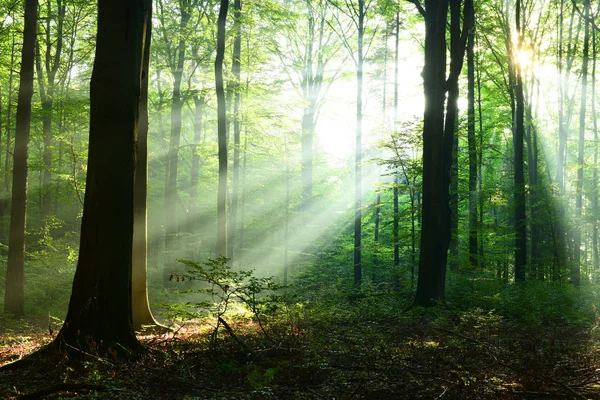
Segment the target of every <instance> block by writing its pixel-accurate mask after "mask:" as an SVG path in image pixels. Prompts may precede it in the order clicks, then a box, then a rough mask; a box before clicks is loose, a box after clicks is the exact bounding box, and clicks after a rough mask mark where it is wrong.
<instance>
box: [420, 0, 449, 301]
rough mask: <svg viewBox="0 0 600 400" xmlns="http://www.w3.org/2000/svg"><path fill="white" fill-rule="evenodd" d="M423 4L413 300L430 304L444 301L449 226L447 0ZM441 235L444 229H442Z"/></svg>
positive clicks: (434, 0)
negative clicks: (420, 160)
mask: <svg viewBox="0 0 600 400" xmlns="http://www.w3.org/2000/svg"><path fill="white" fill-rule="evenodd" d="M425 4H426V10H427V12H426V17H425V65H424V67H423V73H422V75H423V89H424V94H425V112H424V116H423V199H422V230H421V246H420V256H419V276H418V280H417V292H416V294H415V305H418V306H431V305H435V304H436V303H437V302H438V301H444V297H445V281H446V260H447V251H448V244H449V243H448V242H449V241H448V240H446V239H442V240H441V241H440V229H443V227H444V226H447V224H446V223H445V218H447V215H448V214H449V210H448V208H449V205H448V198H447V197H446V196H445V195H444V188H443V184H444V182H443V174H444V171H443V163H442V157H443V150H444V148H443V139H444V112H445V107H444V103H445V98H446V90H445V88H446V21H447V15H448V0H443V1H436V0H426V1H425ZM448 183H449V182H448ZM448 233H449V232H448ZM441 235H442V236H444V235H446V233H445V232H441Z"/></svg>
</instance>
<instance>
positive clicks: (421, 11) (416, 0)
mask: <svg viewBox="0 0 600 400" xmlns="http://www.w3.org/2000/svg"><path fill="white" fill-rule="evenodd" d="M406 1H408V2H409V3H413V4H414V5H415V6H416V7H417V10H419V14H421V15H422V16H423V18H427V11H425V9H424V8H423V5H422V4H421V2H420V1H419V0H406ZM573 1H575V0H573Z"/></svg>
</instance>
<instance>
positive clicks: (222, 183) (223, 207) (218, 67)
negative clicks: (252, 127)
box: [215, 0, 229, 257]
mask: <svg viewBox="0 0 600 400" xmlns="http://www.w3.org/2000/svg"><path fill="white" fill-rule="evenodd" d="M220 4H221V6H220V9H219V19H218V21H217V27H218V28H217V57H216V59H215V84H216V90H217V124H218V127H217V131H218V143H219V189H218V194H217V247H216V254H217V256H219V255H220V256H224V257H226V256H227V255H228V254H229V253H228V252H227V108H226V107H227V105H226V104H225V90H224V87H223V58H224V57H225V23H226V21H227V10H228V8H229V0H221V3H220Z"/></svg>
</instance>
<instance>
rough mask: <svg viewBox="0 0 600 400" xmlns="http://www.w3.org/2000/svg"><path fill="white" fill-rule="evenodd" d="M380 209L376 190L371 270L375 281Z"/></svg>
mask: <svg viewBox="0 0 600 400" xmlns="http://www.w3.org/2000/svg"><path fill="white" fill-rule="evenodd" d="M380 211H381V191H379V190H377V195H376V200H375V210H374V214H375V216H374V217H375V218H374V219H375V221H374V222H375V227H374V231H375V232H374V234H373V245H374V248H373V270H372V271H371V280H372V281H373V282H375V281H376V280H377V275H378V273H379V271H378V269H379V259H378V258H377V254H378V252H379V224H380V219H381V218H380Z"/></svg>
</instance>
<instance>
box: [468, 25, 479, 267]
mask: <svg viewBox="0 0 600 400" xmlns="http://www.w3.org/2000/svg"><path fill="white" fill-rule="evenodd" d="M474 47H475V28H473V29H471V30H470V31H469V33H468V37H467V92H468V94H467V103H468V104H467V142H468V147H469V264H470V265H471V266H472V267H474V268H477V266H478V264H479V263H478V259H477V254H478V245H477V235H478V227H477V197H478V194H477V144H476V142H475V52H474Z"/></svg>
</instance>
